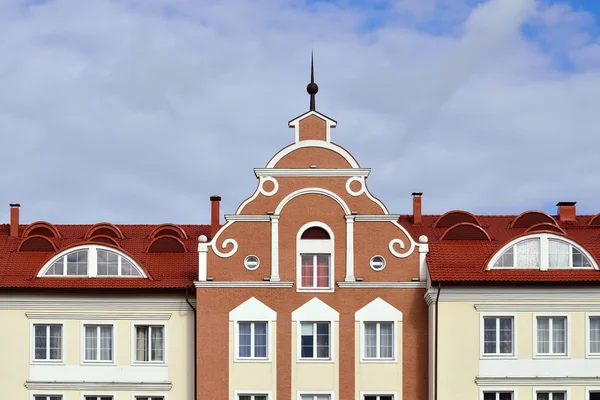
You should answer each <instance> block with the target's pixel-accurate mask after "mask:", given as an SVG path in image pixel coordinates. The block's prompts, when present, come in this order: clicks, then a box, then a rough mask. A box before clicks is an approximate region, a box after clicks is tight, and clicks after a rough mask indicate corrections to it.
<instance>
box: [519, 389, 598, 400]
mask: <svg viewBox="0 0 600 400" xmlns="http://www.w3.org/2000/svg"><path fill="white" fill-rule="evenodd" d="M531 392H532V399H533V400H537V394H538V392H564V393H565V400H570V399H571V388H569V387H568V386H535V387H533V388H531ZM588 398H589V395H587V396H586V400H587V399H588ZM550 400H553V399H552V396H550Z"/></svg>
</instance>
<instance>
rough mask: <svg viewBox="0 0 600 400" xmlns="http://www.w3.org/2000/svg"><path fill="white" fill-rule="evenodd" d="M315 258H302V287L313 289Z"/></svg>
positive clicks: (309, 256)
mask: <svg viewBox="0 0 600 400" xmlns="http://www.w3.org/2000/svg"><path fill="white" fill-rule="evenodd" d="M313 262H314V260H313V256H312V255H304V256H302V272H301V273H302V287H313V286H314V283H313Z"/></svg>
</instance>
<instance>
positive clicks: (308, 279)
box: [300, 254, 330, 289]
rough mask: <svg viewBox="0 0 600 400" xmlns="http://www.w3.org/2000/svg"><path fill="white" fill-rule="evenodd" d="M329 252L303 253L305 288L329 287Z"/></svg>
mask: <svg viewBox="0 0 600 400" xmlns="http://www.w3.org/2000/svg"><path fill="white" fill-rule="evenodd" d="M329 260H330V256H329V254H302V255H301V263H302V278H301V282H300V283H301V287H303V288H319V289H326V288H329Z"/></svg>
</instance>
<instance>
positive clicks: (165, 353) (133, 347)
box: [83, 321, 169, 367]
mask: <svg viewBox="0 0 600 400" xmlns="http://www.w3.org/2000/svg"><path fill="white" fill-rule="evenodd" d="M137 326H149V327H150V328H152V327H162V328H163V360H162V361H138V360H136V358H137V354H136V353H137V351H136V350H137V329H136V327H137ZM130 330H131V365H132V366H133V365H135V366H153V367H155V366H165V367H166V366H168V365H169V360H168V358H167V357H168V348H169V346H168V343H169V342H168V337H169V332H168V328H167V324H166V323H162V324H157V323H156V321H131V329H130ZM148 335H149V336H148V340H149V341H151V339H152V337H151V333H150V331H149V332H148ZM83 339H84V340H85V338H83Z"/></svg>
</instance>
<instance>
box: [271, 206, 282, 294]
mask: <svg viewBox="0 0 600 400" xmlns="http://www.w3.org/2000/svg"><path fill="white" fill-rule="evenodd" d="M279 281H280V279H279V215H271V282H279Z"/></svg>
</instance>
